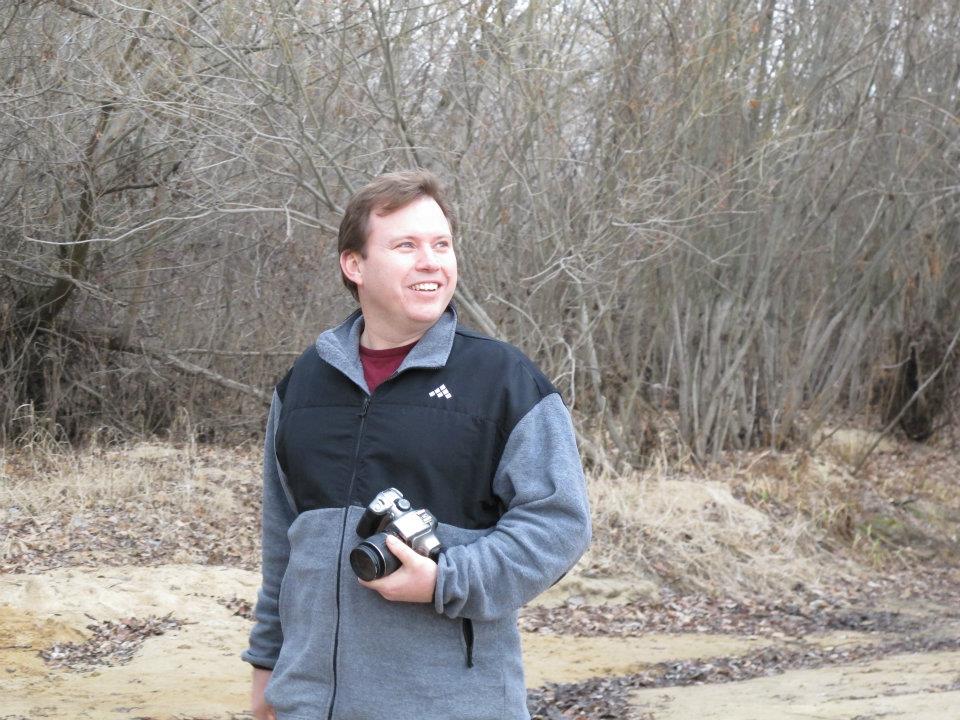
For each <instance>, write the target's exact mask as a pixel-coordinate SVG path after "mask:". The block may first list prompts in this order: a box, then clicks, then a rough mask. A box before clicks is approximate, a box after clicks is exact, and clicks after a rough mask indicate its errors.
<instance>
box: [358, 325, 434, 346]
mask: <svg viewBox="0 0 960 720" xmlns="http://www.w3.org/2000/svg"><path fill="white" fill-rule="evenodd" d="M428 329H429V328H424V329H423V330H418V331H414V332H412V333H402V332H400V333H398V332H391V331H390V330H389V329H387V328H377V327H376V325H375V324H371V323H369V322H367V321H366V318H364V322H363V332H362V333H360V344H361V345H363V347H365V348H368V349H370V350H388V349H390V348H395V347H403V346H404V345H410V344H411V343H415V342H417V340H419V339H420V338H422V337H423V336H424V335H425V334H426V332H427V330H428Z"/></svg>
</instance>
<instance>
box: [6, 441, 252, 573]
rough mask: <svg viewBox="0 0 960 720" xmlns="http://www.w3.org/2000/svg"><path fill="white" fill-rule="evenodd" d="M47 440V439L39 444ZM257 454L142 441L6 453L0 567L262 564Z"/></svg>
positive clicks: (31, 446) (37, 445)
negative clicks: (259, 557)
mask: <svg viewBox="0 0 960 720" xmlns="http://www.w3.org/2000/svg"><path fill="white" fill-rule="evenodd" d="M41 440H42V439H41ZM259 464H260V458H259V450H256V449H254V448H253V447H252V446H241V447H237V448H215V447H209V446H197V445H196V444H192V443H183V444H178V445H174V444H170V443H160V442H140V443H131V444H122V445H121V444H116V445H99V444H91V445H90V446H88V447H86V448H83V449H80V450H73V449H70V448H69V447H67V446H64V445H59V444H56V443H51V442H48V441H34V442H29V443H24V444H22V445H21V446H19V447H17V448H13V449H4V450H0V569H6V570H8V571H9V570H17V571H24V570H27V571H35V570H41V569H46V568H50V567H57V566H60V565H65V564H66V565H69V564H79V565H89V564H104V565H118V564H129V563H139V564H156V563H158V562H171V561H173V562H203V563H219V562H225V563H227V564H243V565H246V566H251V565H254V566H255V564H256V547H257V544H258V542H259V496H260V489H259Z"/></svg>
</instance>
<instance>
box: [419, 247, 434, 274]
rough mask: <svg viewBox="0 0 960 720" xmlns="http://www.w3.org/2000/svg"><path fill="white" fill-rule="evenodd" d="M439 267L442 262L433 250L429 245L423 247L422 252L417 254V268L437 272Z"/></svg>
mask: <svg viewBox="0 0 960 720" xmlns="http://www.w3.org/2000/svg"><path fill="white" fill-rule="evenodd" d="M439 267H440V260H439V259H438V258H437V253H436V252H434V250H433V248H432V247H430V246H429V245H424V246H421V247H420V252H418V253H417V268H418V269H420V270H436V269H437V268H439Z"/></svg>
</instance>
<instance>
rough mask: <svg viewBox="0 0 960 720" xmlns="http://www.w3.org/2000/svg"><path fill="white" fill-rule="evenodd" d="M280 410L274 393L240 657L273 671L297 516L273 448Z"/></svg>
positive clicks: (268, 423)
mask: <svg viewBox="0 0 960 720" xmlns="http://www.w3.org/2000/svg"><path fill="white" fill-rule="evenodd" d="M280 408H281V401H280V398H279V396H278V395H277V394H276V393H274V395H273V401H272V402H271V404H270V415H269V416H268V418H267V433H266V440H265V441H264V448H263V509H262V512H263V528H262V532H263V534H262V541H261V550H262V553H263V558H262V559H263V581H262V584H261V586H260V592H259V594H258V595H257V605H256V608H255V609H254V616H255V618H256V624H255V625H254V626H253V630H252V631H251V632H250V646H249V647H248V648H247V649H246V650H245V651H244V652H243V653H242V654H241V657H242V658H243V659H244V660H245V661H247V662H248V663H250V664H251V665H254V666H256V667H261V668H273V666H274V665H275V664H276V662H277V657H278V656H279V655H280V646H281V645H283V632H282V631H281V629H280V614H279V598H280V581H281V580H283V574H284V572H285V571H286V569H287V560H288V558H289V557H290V543H289V541H288V540H287V530H288V529H289V527H290V524H291V523H292V522H293V520H294V518H295V517H296V513H295V511H294V505H293V501H292V498H291V497H290V496H289V492H288V490H287V482H286V478H285V477H284V474H283V470H281V469H280V465H279V463H278V462H277V453H276V448H275V445H274V439H275V436H276V432H277V421H278V420H279V417H280Z"/></svg>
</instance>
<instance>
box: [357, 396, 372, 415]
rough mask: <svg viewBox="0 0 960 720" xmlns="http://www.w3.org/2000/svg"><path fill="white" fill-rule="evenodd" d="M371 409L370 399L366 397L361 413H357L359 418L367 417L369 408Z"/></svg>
mask: <svg viewBox="0 0 960 720" xmlns="http://www.w3.org/2000/svg"><path fill="white" fill-rule="evenodd" d="M368 407H370V398H369V397H365V398H364V399H363V405H361V406H360V412H359V413H357V417H365V416H366V414H367V408H368Z"/></svg>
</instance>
